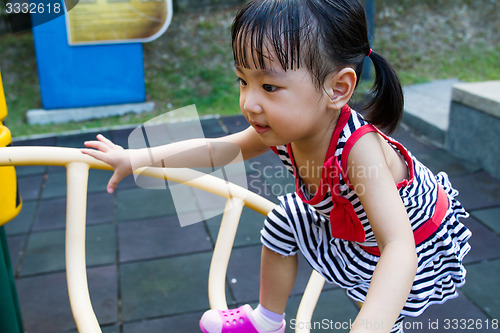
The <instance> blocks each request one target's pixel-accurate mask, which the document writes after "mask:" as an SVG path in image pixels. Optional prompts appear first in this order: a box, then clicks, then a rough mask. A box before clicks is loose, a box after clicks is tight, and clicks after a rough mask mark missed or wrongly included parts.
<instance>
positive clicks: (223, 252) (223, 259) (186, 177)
mask: <svg viewBox="0 0 500 333" xmlns="http://www.w3.org/2000/svg"><path fill="white" fill-rule="evenodd" d="M22 165H53V166H65V167H66V169H67V208H66V275H67V281H68V294H69V300H70V305H71V310H72V312H73V317H74V319H75V322H76V326H77V329H78V331H79V332H83V333H95V332H101V329H100V327H99V323H98V321H97V318H96V316H95V314H94V311H93V309H92V304H91V301H90V295H89V290H88V284H87V273H86V264H85V222H86V202H87V182H88V172H89V169H90V168H95V169H102V170H112V169H111V167H110V166H109V165H108V164H106V163H103V162H101V161H98V160H96V159H94V158H92V157H90V156H87V155H84V154H82V153H81V152H80V150H79V149H75V148H63V147H6V148H0V167H1V166H11V167H13V166H22ZM136 172H137V173H140V174H141V175H144V176H149V177H155V178H160V179H168V180H169V181H174V182H177V183H181V184H184V185H186V186H192V187H195V188H199V189H202V190H205V191H208V192H211V193H214V194H217V195H219V196H222V197H225V198H226V199H227V201H226V210H225V213H224V215H223V217H222V223H221V226H220V229H219V233H218V236H217V241H216V244H215V248H214V252H213V256H212V261H211V264H210V271H209V277H208V284H209V286H208V297H209V302H210V307H211V308H213V309H220V310H226V309H227V302H226V294H225V283H226V271H227V266H228V262H229V257H230V254H231V249H232V246H233V241H234V238H235V235H236V230H237V228H238V222H239V219H240V216H241V212H242V209H243V207H244V206H247V207H248V208H251V209H253V210H255V211H257V212H259V213H261V214H263V215H267V213H268V212H269V211H270V210H272V209H273V208H274V206H275V205H274V204H273V203H272V202H270V201H268V200H267V199H264V198H263V197H261V196H259V195H257V194H255V193H253V192H251V191H249V190H247V189H245V188H243V187H240V186H237V185H235V184H232V183H227V182H226V181H224V180H223V179H220V178H216V177H214V176H211V175H207V174H203V173H201V172H198V171H195V170H191V169H171V168H143V169H138V170H137V171H136ZM324 282H325V280H324V279H323V277H322V276H321V275H320V274H319V273H317V272H316V271H313V273H312V274H311V277H310V279H309V282H308V284H307V287H306V289H305V291H304V294H303V296H302V300H301V303H300V305H299V309H298V312H297V318H296V319H297V323H301V322H302V323H308V322H310V321H311V318H312V314H313V311H314V308H315V306H316V303H317V301H318V298H319V295H320V293H321V290H322V288H323V285H324ZM304 327H306V328H304ZM307 327H308V325H297V326H296V331H295V332H297V333H298V332H301V333H306V332H309V329H308V328H307Z"/></svg>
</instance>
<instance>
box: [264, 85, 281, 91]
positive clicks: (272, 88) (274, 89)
mask: <svg viewBox="0 0 500 333" xmlns="http://www.w3.org/2000/svg"><path fill="white" fill-rule="evenodd" d="M262 89H264V90H265V91H267V92H275V91H276V90H277V89H278V87H275V86H272V85H270V84H263V85H262Z"/></svg>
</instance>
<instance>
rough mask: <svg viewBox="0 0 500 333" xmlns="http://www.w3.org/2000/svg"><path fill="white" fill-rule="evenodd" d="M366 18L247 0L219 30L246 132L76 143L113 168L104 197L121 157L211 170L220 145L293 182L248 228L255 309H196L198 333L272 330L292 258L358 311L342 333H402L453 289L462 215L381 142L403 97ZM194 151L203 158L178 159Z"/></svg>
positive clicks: (446, 194)
mask: <svg viewBox="0 0 500 333" xmlns="http://www.w3.org/2000/svg"><path fill="white" fill-rule="evenodd" d="M365 22H366V21H365V14H364V10H363V7H362V6H361V5H360V3H359V2H358V1H357V0H274V1H273V0H256V1H250V2H248V3H247V4H246V5H245V6H244V8H243V9H242V10H241V11H240V12H239V14H238V15H237V17H236V19H235V21H234V25H233V29H232V39H233V52H234V59H235V68H236V74H237V76H238V80H239V82H240V108H241V112H242V113H243V115H244V116H245V118H246V119H247V120H248V122H249V124H250V127H248V128H247V129H246V130H244V131H242V132H240V133H237V134H233V135H229V136H226V137H223V138H219V139H208V140H205V139H200V140H189V141H184V142H179V143H174V144H170V145H165V146H160V147H155V148H153V149H150V150H149V151H146V150H123V149H122V148H121V147H119V146H116V145H114V144H113V143H112V142H110V141H109V140H107V139H105V138H104V137H102V136H98V141H93V142H87V143H86V145H87V147H90V148H97V150H93V149H86V150H84V152H85V153H87V154H89V155H91V156H94V157H96V158H98V159H101V160H103V161H104V162H107V163H109V164H111V165H112V166H113V167H114V169H115V173H114V174H113V176H112V178H111V180H110V182H109V184H108V191H109V192H112V191H113V190H114V189H115V187H116V185H117V184H118V182H119V181H120V180H121V179H122V178H123V177H124V176H126V175H128V174H130V173H131V172H132V167H131V162H130V161H131V159H132V160H133V163H132V164H133V165H134V166H139V165H151V164H153V163H155V162H158V161H160V160H162V161H163V164H164V165H166V166H171V167H176V166H188V167H189V166H193V165H194V164H198V165H200V164H207V165H211V164H212V165H213V164H214V161H222V160H224V156H225V154H228V153H229V152H228V151H226V150H227V149H230V148H227V149H226V148H224V147H229V146H231V145H217V144H218V143H220V142H225V143H227V142H229V143H232V144H235V145H237V146H238V147H239V149H241V152H242V154H243V157H244V158H245V159H250V158H253V157H255V156H257V155H259V154H262V153H264V152H266V151H268V150H269V149H271V150H272V151H273V152H275V153H276V154H277V155H278V157H279V158H280V159H281V160H282V162H283V163H284V165H285V166H286V168H288V170H289V171H290V172H292V173H293V175H294V176H295V184H296V191H295V192H294V193H290V194H287V195H285V196H283V197H281V198H280V204H279V205H278V206H277V207H276V208H275V209H274V210H273V211H272V212H271V213H270V214H269V215H268V216H267V218H266V220H265V225H264V228H263V230H262V232H261V240H262V243H263V248H262V259H261V260H262V262H261V287H260V304H259V306H258V307H257V308H256V309H255V310H252V309H251V308H250V306H249V305H245V306H243V307H241V308H238V309H236V310H230V311H216V310H210V311H207V312H206V313H205V314H204V315H203V317H202V319H201V321H200V327H201V329H202V331H203V332H210V333H215V332H217V333H219V332H232V333H237V332H284V331H285V326H286V324H285V321H284V310H285V306H286V303H287V299H288V297H289V294H290V292H291V289H292V286H293V284H294V282H295V277H296V273H297V256H296V253H297V252H298V251H299V250H300V251H301V252H302V254H303V255H304V256H305V258H306V259H307V261H308V262H309V264H310V265H311V266H312V267H313V269H315V270H317V271H318V272H319V273H321V275H323V276H324V278H325V279H326V280H327V281H328V282H330V283H336V284H338V285H340V286H341V287H343V288H345V289H346V291H347V294H348V295H349V296H350V297H351V298H353V299H354V300H356V301H358V302H360V303H362V304H363V305H362V307H361V310H360V311H359V314H358V315H357V317H356V320H355V322H354V325H353V326H352V328H351V332H369V331H370V332H372V331H377V332H389V331H390V332H402V328H401V325H400V323H401V322H402V320H403V318H404V317H405V316H412V317H414V316H418V315H420V314H421V313H422V312H423V311H424V310H425V309H426V308H427V307H428V306H430V305H431V304H439V303H443V302H445V301H446V300H448V299H450V298H453V297H456V296H457V291H456V288H457V287H460V286H462V285H463V284H464V283H465V269H464V267H463V265H462V260H463V258H464V256H465V255H466V254H467V252H468V251H469V248H470V247H469V245H468V243H467V240H468V238H469V237H470V231H469V230H468V229H467V228H466V227H465V226H463V225H462V224H461V223H460V222H459V220H458V219H459V217H466V216H467V213H466V212H465V210H464V209H463V207H462V206H461V204H460V203H459V202H458V201H457V200H456V199H455V197H456V195H457V194H458V193H457V191H456V190H454V189H453V188H452V186H451V184H450V182H449V181H448V178H447V176H446V174H444V173H440V174H438V175H436V176H435V175H433V174H432V173H431V171H429V169H427V168H426V167H425V166H424V165H422V164H421V163H420V162H419V161H418V160H416V159H415V157H413V156H412V155H411V154H410V153H409V152H408V151H407V150H406V149H405V148H404V147H403V146H402V145H401V144H399V143H398V142H396V141H394V140H393V139H392V138H390V137H388V136H387V135H386V134H384V132H385V133H390V132H391V131H392V130H394V129H395V128H396V126H397V124H398V122H399V120H400V118H401V114H402V110H403V96H402V91H401V86H400V83H399V80H398V78H397V76H396V75H395V73H394V71H393V70H392V68H391V67H390V65H389V64H388V63H387V61H386V60H385V59H384V58H383V57H382V56H381V55H379V54H377V53H376V52H374V51H372V50H371V48H370V45H369V41H368V37H367V29H366V23H365ZM366 56H368V57H370V59H371V60H372V62H373V64H374V67H375V73H376V78H375V83H374V87H373V94H372V97H373V99H372V100H371V101H370V102H369V103H368V106H367V110H366V111H367V112H366V116H365V117H366V118H364V117H362V116H361V115H360V114H358V113H356V111H354V110H352V109H350V107H349V106H348V105H347V103H348V102H349V100H350V98H351V96H352V94H353V91H354V88H355V87H356V85H357V83H358V78H359V77H360V76H361V68H362V65H363V61H364V59H365V57H366ZM382 130H383V131H384V132H382ZM200 147H207V150H208V151H209V155H210V161H200V158H198V156H199V154H193V153H190V152H192V151H198V150H196V149H193V148H200ZM183 151H184V152H185V153H184V154H181V153H180V152H183ZM194 155H196V156H194ZM174 156H177V157H174ZM187 161H189V162H187Z"/></svg>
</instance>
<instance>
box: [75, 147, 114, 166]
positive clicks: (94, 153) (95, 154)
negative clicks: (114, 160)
mask: <svg viewBox="0 0 500 333" xmlns="http://www.w3.org/2000/svg"><path fill="white" fill-rule="evenodd" d="M80 151H81V152H82V153H83V154H85V155H89V156H92V157H93V158H95V159H98V160H100V161H103V162H104V163H108V162H107V160H108V159H107V155H106V154H105V153H103V152H101V151H99V150H94V149H85V148H83V149H80ZM108 164H109V163H108Z"/></svg>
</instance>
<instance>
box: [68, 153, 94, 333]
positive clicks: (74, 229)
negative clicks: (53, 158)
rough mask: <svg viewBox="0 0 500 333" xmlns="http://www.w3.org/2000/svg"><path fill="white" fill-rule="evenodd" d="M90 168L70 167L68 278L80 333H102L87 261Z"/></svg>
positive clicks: (71, 303) (79, 165) (74, 313)
mask: <svg viewBox="0 0 500 333" xmlns="http://www.w3.org/2000/svg"><path fill="white" fill-rule="evenodd" d="M88 176H89V165H88V164H86V163H83V162H71V163H69V164H68V165H67V187H68V191H67V206H66V277H67V280H68V282H67V283H68V295H69V302H70V305H71V311H72V312H73V318H74V319H75V323H76V327H77V329H78V332H85V333H101V328H100V327H99V323H98V321H97V318H96V316H95V314H94V310H93V309H92V303H91V301H90V295H89V290H88V283H87V266H86V261H85V221H86V207H87V182H88Z"/></svg>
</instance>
